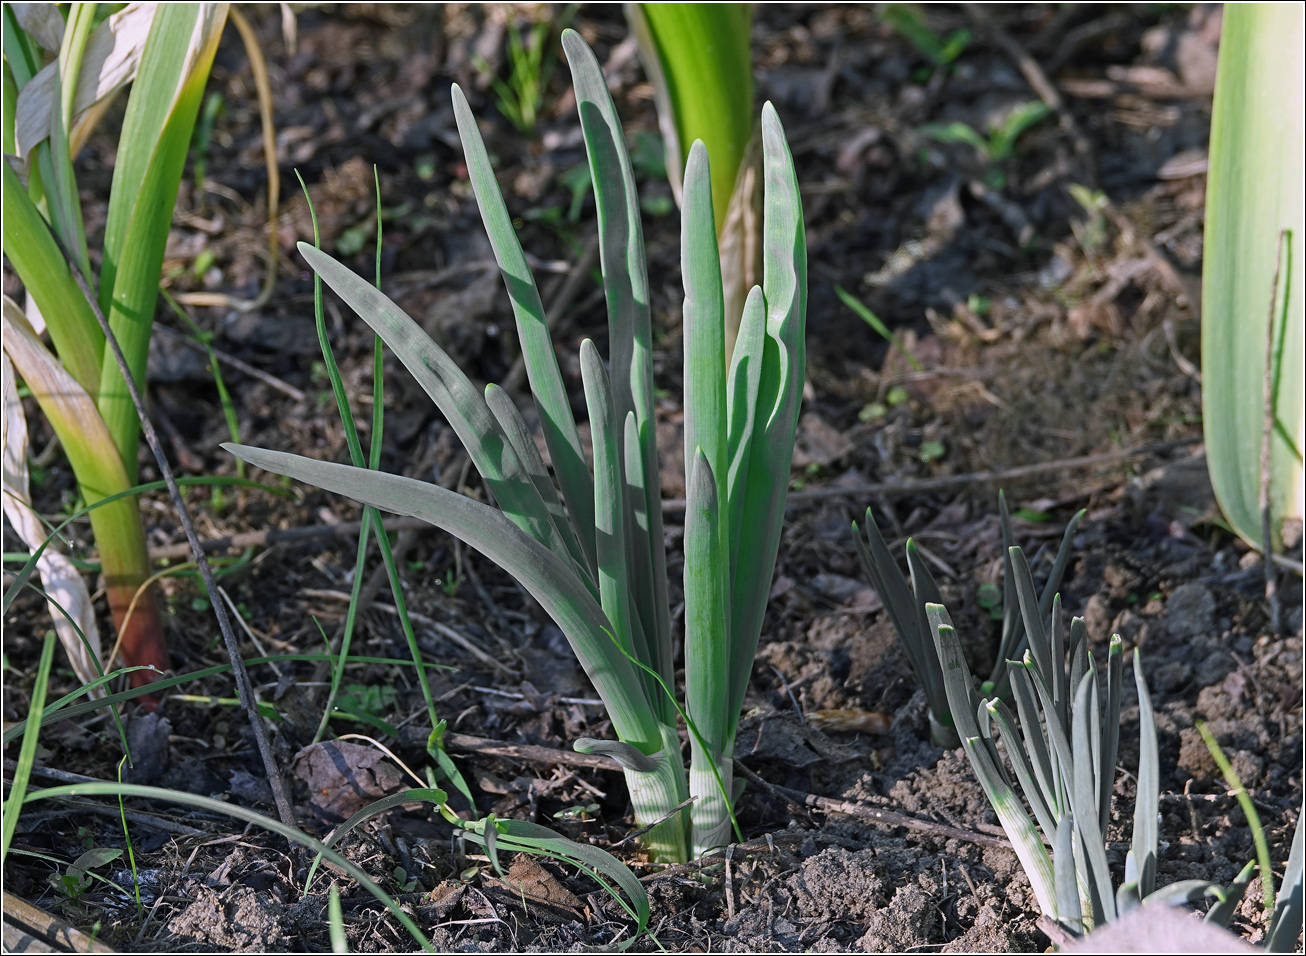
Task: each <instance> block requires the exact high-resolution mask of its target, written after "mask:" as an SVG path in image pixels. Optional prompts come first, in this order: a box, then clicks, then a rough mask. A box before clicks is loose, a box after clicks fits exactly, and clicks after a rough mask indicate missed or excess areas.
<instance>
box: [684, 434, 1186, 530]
mask: <svg viewBox="0 0 1306 956" xmlns="http://www.w3.org/2000/svg"><path fill="white" fill-rule="evenodd" d="M1201 440H1202V439H1201V437H1200V436H1199V437H1195V438H1178V439H1175V440H1173V441H1165V442H1158V443H1156V444H1154V445H1139V446H1137V447H1135V448H1126V449H1123V450H1121V451H1107V452H1101V453H1099V454H1096V455H1083V456H1081V457H1079V458H1061V459H1058V460H1057V461H1041V462H1037V463H1035V464H1032V465H1018V466H1016V467H1015V468H1006V469H1003V470H1001V471H976V472H968V473H967V474H964V475H943V476H941V477H939V478H925V479H922V480H920V481H895V482H882V483H880V484H874V485H861V486H860V487H848V488H813V489H812V490H810V491H791V492H789V496H788V498H786V500H785V503H786V505H799V504H805V503H807V502H812V501H825V500H828V499H830V498H852V499H855V500H860V501H867V500H872V499H874V498H876V497H880V496H884V497H894V498H906V497H910V496H912V495H925V494H937V493H939V492H944V491H957V490H961V489H963V488H968V487H970V486H972V485H1000V484H1006V483H1009V482H1013V481H1020V480H1022V479H1025V478H1034V477H1039V476H1042V475H1046V474H1050V473H1052V472H1057V471H1070V470H1072V469H1075V468H1091V467H1094V466H1096V465H1114V464H1119V463H1121V462H1125V461H1128V460H1129V459H1131V458H1143V457H1145V456H1147V455H1156V454H1161V453H1163V452H1170V451H1174V450H1175V449H1178V448H1183V447H1185V446H1187V445H1196V444H1197V443H1198V442H1200V441H1201ZM662 510H663V511H664V512H666V511H684V510H685V499H684V498H665V499H663V501H662Z"/></svg>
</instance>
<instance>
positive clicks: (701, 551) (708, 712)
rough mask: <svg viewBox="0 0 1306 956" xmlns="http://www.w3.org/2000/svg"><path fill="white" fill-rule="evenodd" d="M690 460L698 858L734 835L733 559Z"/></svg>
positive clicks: (688, 593)
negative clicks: (730, 796) (729, 576)
mask: <svg viewBox="0 0 1306 956" xmlns="http://www.w3.org/2000/svg"><path fill="white" fill-rule="evenodd" d="M690 162H691V165H692V162H693V160H692V158H691V160H690ZM689 181H690V179H689V176H688V175H687V176H686V183H687V184H688V182H689ZM691 460H692V462H693V464H692V465H691V467H690V474H689V485H688V488H687V489H686V492H687V494H686V505H685V707H686V710H687V713H688V719H689V720H692V721H693V722H694V724H695V726H696V727H697V728H698V730H699V733H700V734H701V735H702V741H700V740H699V737H698V735H691V737H690V750H691V757H690V771H689V772H690V791H691V792H692V793H694V794H695V795H696V796H697V797H698V800H697V802H696V803H695V804H694V807H693V809H692V810H691V811H690V816H691V819H692V821H693V829H694V853H695V854H701V853H702V852H704V851H706V850H709V849H711V848H712V847H714V846H720V845H722V844H723V843H726V842H729V837H730V824H729V819H728V811H727V809H726V805H725V795H724V794H722V793H720V792H719V791H718V790H717V789H716V788H715V787H713V786H712V784H713V780H712V769H711V768H712V767H714V766H719V765H720V758H721V756H722V753H724V752H725V749H726V747H728V746H729V744H730V742H731V741H730V738H728V737H726V736H725V730H726V728H727V727H728V726H729V724H730V722H729V721H728V720H727V719H726V712H725V708H726V707H727V706H728V701H729V697H730V675H729V672H728V670H727V668H728V666H729V642H728V640H727V637H728V632H727V627H728V605H727V603H726V600H727V594H726V572H727V568H728V564H729V562H727V561H726V560H725V555H724V553H723V552H722V547H723V545H722V541H721V529H720V521H721V509H720V506H719V499H718V498H717V480H716V476H715V475H713V474H712V466H711V464H710V463H709V462H708V458H707V456H706V455H705V454H704V453H703V450H702V449H701V448H696V449H695V451H694V457H693V459H691ZM704 744H706V747H707V749H708V752H706V753H705V752H704V749H705V748H704ZM699 778H702V779H699Z"/></svg>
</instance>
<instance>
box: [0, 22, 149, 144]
mask: <svg viewBox="0 0 1306 956" xmlns="http://www.w3.org/2000/svg"><path fill="white" fill-rule="evenodd" d="M26 6H29V7H49V6H50V5H49V4H44V3H32V4H27V5H26ZM157 12H158V5H157V4H152V3H129V4H127V5H126V6H125V7H124V8H123V9H121V10H119V11H118V12H117V13H114V14H112V15H111V16H109V17H108V18H107V19H106V20H104V22H102V23H101V24H100V25H99V26H98V27H96V28H95V30H94V32H92V34H91V37H90V40H89V42H88V43H87V44H86V50H85V52H84V54H83V56H82V66H81V70H80V71H79V73H78V76H77V89H76V95H75V97H74V99H73V114H74V116H77V115H79V114H81V113H83V112H85V111H86V110H88V109H90V108H91V107H92V106H94V105H95V104H96V103H98V102H100V101H101V100H103V99H105V98H106V97H108V96H111V95H112V94H113V93H115V92H117V91H118V90H120V89H122V88H123V87H124V86H126V85H127V84H128V83H129V82H131V80H132V78H133V77H135V76H136V69H137V66H138V65H139V64H140V58H141V50H142V49H143V48H144V46H145V38H146V37H147V36H148V35H149V32H150V27H151V25H152V24H153V22H154V16H155V14H156V13H157ZM62 26H63V24H62V21H60V24H59V27H60V29H62ZM5 55H6V56H7V57H9V59H10V62H11V63H13V62H15V60H17V59H24V58H19V57H15V56H13V55H12V53H11V51H10V48H9V47H6V50H5ZM30 66H35V67H37V69H36V70H32V71H31V72H30V73H26V75H25V76H23V77H22V78H21V79H19V78H18V77H17V74H18V73H19V72H26V69H25V68H27V67H30ZM15 74H16V76H15V78H16V79H18V85H19V87H20V91H19V95H18V102H17V104H16V106H15V115H14V118H13V122H14V139H15V155H17V156H19V157H26V156H27V155H28V154H29V153H31V152H32V151H33V150H34V149H35V148H36V147H37V146H38V145H39V144H40V143H41V142H42V141H43V140H44V139H45V138H46V137H47V136H49V135H50V120H51V118H52V115H53V114H52V106H53V104H54V101H55V100H56V99H57V98H58V93H59V90H58V74H59V64H58V63H57V62H55V63H50V64H48V65H47V66H45V67H44V68H41V66H40V64H39V62H38V63H32V62H31V61H27V62H24V63H20V67H19V69H16V70H15Z"/></svg>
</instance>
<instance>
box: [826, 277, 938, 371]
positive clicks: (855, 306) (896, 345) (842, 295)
mask: <svg viewBox="0 0 1306 956" xmlns="http://www.w3.org/2000/svg"><path fill="white" fill-rule="evenodd" d="M834 294H835V295H837V296H838V297H839V301H840V302H842V303H843V304H844V305H846V306H848V308H850V309H852V310H853V311H854V312H855V313H857V315H858V316H859V317H860V318H861V319H862V321H864V322H865V323H866V324H867V325H869V326H870V327H871V328H872V329H874V330H875V332H876V334H878V335H879V336H880V338H882V339H884V340H885V341H886V342H888V343H889V345H890V346H892V347H893V350H894V351H895V352H897V353H898V354H899V355H901V356H902V357H903V358H904V359H906V360H907V364H908V365H910V366H911V367H912V370H913V371H915V372H920V371H923V370H924V366H923V365H921V363H920V360H919V359H917V358H916V356H914V355H912V354H911V353H910V352H908V351H907V350H906V349H905V348H903V346H902V343H901V342H899V341H898V336H897V335H895V334H894V333H893V332H892V331H890V330H889V327H888V326H887V325H885V324H884V322H883V321H882V320H881V319H880V317H879V316H878V315H876V314H875V313H874V312H872V311H871V310H870V309H868V308H867V307H866V306H865V305H864V304H863V303H862V301H861V300H860V299H858V298H857V297H856V296H855V295H853V294H852V293H851V292H849V291H848V290H847V289H845V288H844V287H843V286H841V285H836V286H835V287H834Z"/></svg>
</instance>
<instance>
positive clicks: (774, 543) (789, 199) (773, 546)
mask: <svg viewBox="0 0 1306 956" xmlns="http://www.w3.org/2000/svg"><path fill="white" fill-rule="evenodd" d="M762 171H763V182H764V186H765V199H764V202H765V206H764V209H765V212H764V216H763V222H762V237H763V238H762V246H763V255H762V270H763V275H762V292H763V295H764V297H765V300H766V308H767V317H766V341H765V343H764V347H763V355H762V369H761V376H760V378H759V382H758V398H757V402H758V409H757V416H758V420H757V424H756V425H755V426H754V429H753V437H752V440H751V442H750V444H751V452H750V461H749V463H748V481H747V484H746V486H745V488H744V502H743V507H742V509H741V511H742V514H741V517H740V523H741V532H740V537H739V564H738V569H737V571H736V574H735V580H734V582H733V583H732V593H731V595H730V618H731V623H730V673H731V676H732V687H731V693H730V699H729V701H728V702H727V715H728V719H729V720H730V724H729V726H728V728H727V737H728V738H729V737H733V736H734V733H735V728H736V727H737V726H738V720H739V713H740V711H741V709H742V707H743V702H744V693H745V691H746V690H747V687H748V674H749V672H750V671H751V668H752V662H753V658H754V656H756V654H757V639H758V637H759V635H760V634H761V630H762V619H763V615H764V613H765V611H766V604H767V597H768V595H769V594H770V591H771V576H772V574H773V573H774V571H775V560H776V551H777V549H778V547H779V543H780V527H781V525H782V524H783V521H784V502H785V497H786V496H787V495H788V492H789V470H790V467H791V465H792V463H793V450H794V433H795V430H796V429H797V427H798V413H799V410H800V404H801V402H802V396H803V383H804V381H805V380H806V370H807V352H806V346H805V343H804V332H805V328H806V316H807V238H806V235H805V233H804V231H803V207H802V200H801V198H800V196H799V192H798V178H797V176H796V174H795V173H794V161H793V157H792V156H791V155H790V153H789V146H788V144H787V143H786V142H785V135H784V128H783V127H782V126H781V124H780V117H779V116H778V115H777V114H776V111H775V107H774V106H772V105H771V104H770V103H766V104H765V105H764V106H763V107H762Z"/></svg>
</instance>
